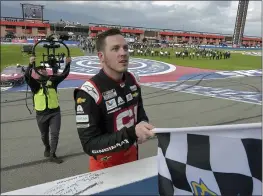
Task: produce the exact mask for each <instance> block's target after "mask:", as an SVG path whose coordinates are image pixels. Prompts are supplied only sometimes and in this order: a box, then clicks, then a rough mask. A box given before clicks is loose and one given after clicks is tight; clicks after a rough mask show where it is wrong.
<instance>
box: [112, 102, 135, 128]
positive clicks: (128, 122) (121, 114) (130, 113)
mask: <svg viewBox="0 0 263 196" xmlns="http://www.w3.org/2000/svg"><path fill="white" fill-rule="evenodd" d="M137 109H138V106H137V105H132V106H129V107H127V108H124V109H122V110H119V111H117V112H115V113H114V131H120V130H121V129H122V128H123V127H127V128H129V127H131V126H133V125H135V124H136V122H137Z"/></svg>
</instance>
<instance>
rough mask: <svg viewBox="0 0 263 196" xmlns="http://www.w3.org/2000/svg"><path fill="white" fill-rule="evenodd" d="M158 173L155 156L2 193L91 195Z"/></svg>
mask: <svg viewBox="0 0 263 196" xmlns="http://www.w3.org/2000/svg"><path fill="white" fill-rule="evenodd" d="M54 172H55V171H54ZM157 174H158V168H157V159H156V156H154V157H150V158H145V159H141V160H138V161H135V162H131V163H127V164H123V165H119V166H115V167H111V168H107V169H104V170H100V171H95V172H89V173H85V174H81V175H77V176H72V177H69V178H64V179H61V180H56V181H53V182H48V183H44V184H39V185H36V186H31V187H26V188H23V189H18V190H15V191H10V192H6V193H2V194H1V195H79V194H82V195H91V194H96V193H99V192H104V191H107V190H110V189H114V188H118V187H120V186H123V185H127V184H130V183H133V182H138V181H141V180H144V179H147V178H151V177H154V176H156V175H157Z"/></svg>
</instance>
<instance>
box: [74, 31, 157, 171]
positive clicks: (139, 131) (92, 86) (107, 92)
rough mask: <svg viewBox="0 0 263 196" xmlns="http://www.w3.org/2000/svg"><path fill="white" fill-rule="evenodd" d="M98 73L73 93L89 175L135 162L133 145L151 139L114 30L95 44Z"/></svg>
mask: <svg viewBox="0 0 263 196" xmlns="http://www.w3.org/2000/svg"><path fill="white" fill-rule="evenodd" d="M96 45H97V49H98V56H99V58H100V62H101V65H102V69H101V70H100V71H99V73H98V74H96V75H95V76H94V77H92V78H91V79H89V80H88V81H86V82H85V83H84V84H83V85H82V86H81V87H80V88H79V89H75V91H74V100H75V110H76V123H77V130H78V134H79V138H80V141H81V144H82V146H83V150H84V151H85V152H86V153H87V154H88V155H90V163H89V165H90V171H95V170H99V169H103V168H107V167H112V166H116V165H120V164H123V163H128V162H131V161H136V160H138V146H137V142H139V143H142V142H144V141H146V140H147V139H148V138H150V137H152V136H154V133H153V132H152V129H153V128H154V127H153V126H152V125H150V124H148V117H147V115H146V113H145V110H144V108H143V101H142V96H141V88H140V85H139V83H138V81H137V80H136V78H135V77H134V75H133V74H131V73H130V72H128V71H127V69H128V58H129V55H128V45H127V43H126V41H125V39H124V37H123V36H122V35H121V33H120V31H119V30H118V29H111V30H108V31H105V32H103V33H101V34H100V35H99V37H98V41H97V44H96Z"/></svg>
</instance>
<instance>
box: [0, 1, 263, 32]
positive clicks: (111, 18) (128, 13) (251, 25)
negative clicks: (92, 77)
mask: <svg viewBox="0 0 263 196" xmlns="http://www.w3.org/2000/svg"><path fill="white" fill-rule="evenodd" d="M20 3H31V4H32V1H28V2H26V1H1V16H13V17H22V11H21V6H20ZM37 4H41V5H44V6H45V9H44V19H47V20H50V21H52V22H54V21H58V20H59V19H60V18H62V19H64V20H69V21H72V22H73V21H74V22H80V23H82V24H88V23H107V24H115V25H117V24H120V25H128V26H137V27H147V28H160V29H174V30H183V31H199V32H211V33H223V34H233V32H234V27H235V20H236V15H237V8H238V1H63V2H62V1H59V2H58V1H37ZM261 8H262V2H261V1H250V2H249V6H248V13H247V20H246V26H245V32H244V35H247V36H258V37H261V36H262V33H261V25H262V24H261V17H262V16H261Z"/></svg>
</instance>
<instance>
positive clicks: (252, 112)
mask: <svg viewBox="0 0 263 196" xmlns="http://www.w3.org/2000/svg"><path fill="white" fill-rule="evenodd" d="M191 83H192V82H191V81H189V82H187V83H185V84H191ZM241 83H242V84H241ZM244 84H247V85H244ZM198 85H200V86H211V87H222V88H228V89H234V90H242V91H258V90H260V92H262V90H261V89H262V88H261V78H260V77H244V78H235V79H226V80H206V81H202V82H201V83H199V84H198ZM249 85H250V86H249ZM252 86H253V87H252ZM59 92H60V103H61V108H62V127H61V134H60V140H59V146H58V151H57V155H58V156H62V157H63V159H64V163H63V164H60V165H57V164H53V163H49V162H47V161H46V159H45V158H44V157H43V150H44V148H43V145H42V142H41V139H40V132H39V130H38V127H37V124H36V120H35V113H33V114H31V115H30V114H29V111H28V110H27V108H26V105H25V100H20V101H16V100H18V99H24V98H25V92H16V93H6V92H2V93H1V193H3V192H7V191H11V190H16V189H20V188H24V187H28V186H32V185H37V184H40V183H45V182H49V181H53V180H57V179H61V178H65V177H69V176H73V175H78V174H81V173H85V172H88V157H87V156H86V155H85V154H84V153H83V150H82V147H81V145H80V141H79V138H78V135H77V130H76V126H75V115H74V103H73V98H72V92H73V90H72V89H66V90H60V91H59ZM142 92H143V97H144V105H145V109H146V112H147V113H148V116H149V118H150V120H151V123H152V124H153V125H154V126H155V127H159V128H160V127H164V128H169V127H191V126H205V125H216V124H232V123H236V124H239V123H252V122H262V106H261V105H255V104H249V103H242V102H237V101H231V100H225V99H218V98H212V97H206V96H201V95H193V94H188V93H182V92H171V91H167V90H160V89H156V88H152V87H144V86H143V87H142ZM28 96H30V93H29V94H28ZM6 101H7V102H6ZM10 101H13V102H10ZM28 105H29V108H30V109H32V100H31V99H28ZM156 154H157V140H156V139H154V140H150V141H148V142H146V143H144V144H142V145H140V158H146V157H150V156H154V155H156Z"/></svg>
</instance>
